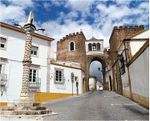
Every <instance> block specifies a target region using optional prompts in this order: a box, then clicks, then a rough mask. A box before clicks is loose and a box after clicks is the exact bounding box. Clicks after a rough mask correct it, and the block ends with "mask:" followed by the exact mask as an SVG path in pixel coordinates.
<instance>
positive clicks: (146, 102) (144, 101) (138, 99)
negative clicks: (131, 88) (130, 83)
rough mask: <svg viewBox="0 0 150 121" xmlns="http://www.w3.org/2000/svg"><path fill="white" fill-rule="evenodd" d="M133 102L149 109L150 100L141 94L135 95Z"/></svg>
mask: <svg viewBox="0 0 150 121" xmlns="http://www.w3.org/2000/svg"><path fill="white" fill-rule="evenodd" d="M132 96H133V100H134V101H135V102H137V103H139V104H141V105H143V106H144V107H146V108H149V98H148V97H144V96H141V95H139V94H136V93H133V94H132Z"/></svg>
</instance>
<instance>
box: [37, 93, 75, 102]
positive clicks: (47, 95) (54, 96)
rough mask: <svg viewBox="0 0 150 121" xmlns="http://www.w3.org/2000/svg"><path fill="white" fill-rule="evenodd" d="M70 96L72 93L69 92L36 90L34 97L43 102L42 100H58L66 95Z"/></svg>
mask: <svg viewBox="0 0 150 121" xmlns="http://www.w3.org/2000/svg"><path fill="white" fill-rule="evenodd" d="M74 95H76V94H74ZM74 95H73V96H74ZM70 96H72V94H68V93H47V92H35V97H34V99H35V102H36V103H42V102H48V101H53V100H58V99H61V98H66V97H70Z"/></svg>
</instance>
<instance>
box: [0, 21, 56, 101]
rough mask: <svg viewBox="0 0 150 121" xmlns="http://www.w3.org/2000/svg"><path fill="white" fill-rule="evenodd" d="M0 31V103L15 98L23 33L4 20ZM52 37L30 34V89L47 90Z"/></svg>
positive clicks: (17, 95)
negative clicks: (31, 36)
mask: <svg viewBox="0 0 150 121" xmlns="http://www.w3.org/2000/svg"><path fill="white" fill-rule="evenodd" d="M0 30H1V31H0V79H1V80H0V91H1V92H0V93H1V96H0V102H11V101H17V100H19V97H20V92H21V87H22V74H23V64H22V61H23V56H24V48H25V32H24V31H23V30H22V29H20V28H18V27H14V26H11V25H8V24H5V23H0ZM52 40H53V39H52V38H50V37H47V36H44V35H40V34H37V33H34V34H33V41H32V50H31V55H32V65H31V69H30V77H29V87H30V91H41V92H45V91H46V90H47V89H46V87H47V86H46V84H47V81H48V80H49V79H48V76H47V73H48V71H49V66H48V59H49V57H50V44H51V41H52Z"/></svg>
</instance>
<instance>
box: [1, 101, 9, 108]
mask: <svg viewBox="0 0 150 121" xmlns="http://www.w3.org/2000/svg"><path fill="white" fill-rule="evenodd" d="M7 105H8V103H7V102H0V107H4V106H7Z"/></svg>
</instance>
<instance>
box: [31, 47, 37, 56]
mask: <svg viewBox="0 0 150 121" xmlns="http://www.w3.org/2000/svg"><path fill="white" fill-rule="evenodd" d="M31 55H33V56H38V47H36V46H32V48H31Z"/></svg>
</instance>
